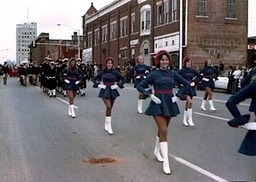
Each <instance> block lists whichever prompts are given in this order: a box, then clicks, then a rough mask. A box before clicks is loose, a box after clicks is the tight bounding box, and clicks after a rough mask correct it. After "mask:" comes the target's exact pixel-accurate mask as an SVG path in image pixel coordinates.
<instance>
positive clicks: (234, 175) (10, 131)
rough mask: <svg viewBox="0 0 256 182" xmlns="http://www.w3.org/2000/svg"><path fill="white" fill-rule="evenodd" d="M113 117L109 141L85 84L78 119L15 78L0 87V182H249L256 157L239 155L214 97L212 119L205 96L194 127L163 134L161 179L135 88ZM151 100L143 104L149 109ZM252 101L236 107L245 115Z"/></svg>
mask: <svg viewBox="0 0 256 182" xmlns="http://www.w3.org/2000/svg"><path fill="white" fill-rule="evenodd" d="M118 91H119V93H120V97H118V98H117V99H116V102H115V105H114V108H113V112H112V128H113V132H114V134H113V135H109V134H108V133H107V132H106V131H104V118H105V105H104V104H103V101H102V100H101V99H100V98H98V93H99V89H97V88H92V83H91V82H89V83H88V85H87V88H86V96H85V97H81V96H80V95H77V97H76V99H75V107H76V108H75V111H76V118H71V117H70V116H68V98H66V97H63V96H62V95H61V94H59V93H58V94H57V97H55V98H54V97H49V96H48V95H46V94H45V93H44V92H43V91H42V89H41V88H40V87H39V86H32V85H28V86H26V87H25V86H21V85H20V83H19V81H18V78H9V80H8V84H7V85H3V84H1V85H0V105H1V109H0V117H1V119H0V154H1V155H0V181H1V182H85V181H88V182H170V181H171V182H214V181H253V180H255V179H256V168H255V164H256V157H255V156H246V155H243V154H240V153H238V152H237V151H238V149H239V147H240V144H241V142H242V140H243V138H244V136H245V134H246V133H247V130H245V129H242V128H231V127H229V126H228V124H227V121H228V120H229V119H231V118H232V117H231V114H230V113H229V112H228V110H227V108H226V106H225V103H226V100H227V99H228V98H229V97H230V95H229V94H225V93H224V92H214V93H213V101H214V106H215V108H216V109H217V111H215V112H210V111H209V106H208V105H207V109H208V110H207V111H202V110H200V105H201V102H202V96H203V94H204V92H203V91H197V97H195V98H194V99H193V120H194V123H195V127H184V126H183V125H182V118H183V110H184V102H183V101H178V105H179V109H180V112H181V113H180V115H178V116H177V117H174V118H172V120H171V123H170V125H169V128H168V144H169V161H170V166H171V170H172V173H171V175H166V174H164V172H163V169H162V163H160V162H158V161H157V160H156V159H155V156H154V154H153V151H154V146H155V138H156V124H155V122H154V120H153V118H152V117H150V116H146V115H144V114H139V113H138V112H137V100H138V92H137V90H136V89H135V88H133V85H132V84H125V88H124V89H118ZM149 101H150V100H149V99H147V100H146V101H145V102H144V106H143V110H145V109H146V106H147V104H148V103H149ZM249 103H250V100H246V101H245V102H243V103H242V104H240V105H239V109H240V110H241V112H242V113H247V112H248V107H249Z"/></svg>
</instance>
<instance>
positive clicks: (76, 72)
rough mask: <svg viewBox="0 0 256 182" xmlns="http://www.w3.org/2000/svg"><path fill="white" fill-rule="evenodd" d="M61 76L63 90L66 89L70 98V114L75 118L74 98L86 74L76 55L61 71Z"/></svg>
mask: <svg viewBox="0 0 256 182" xmlns="http://www.w3.org/2000/svg"><path fill="white" fill-rule="evenodd" d="M59 77H60V78H61V79H62V80H63V90H66V92H67V96H68V98H69V107H68V115H69V116H71V117H72V118H75V117H76V114H75V106H74V100H75V97H76V92H77V89H78V85H79V83H80V81H81V80H82V79H83V77H84V74H83V72H82V71H81V70H80V69H79V68H78V66H77V64H76V60H75V58H74V57H72V58H70V59H69V62H68V66H67V67H66V68H64V69H63V70H62V71H61V72H60V74H59Z"/></svg>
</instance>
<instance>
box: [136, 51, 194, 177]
mask: <svg viewBox="0 0 256 182" xmlns="http://www.w3.org/2000/svg"><path fill="white" fill-rule="evenodd" d="M170 63H171V56H170V54H169V53H168V52H167V51H165V50H162V51H159V52H158V53H157V55H156V66H157V67H158V69H156V70H155V71H153V72H151V73H150V74H149V75H148V76H147V77H146V78H145V79H144V80H143V81H141V82H140V83H139V85H138V87H137V90H138V91H139V92H141V93H143V95H144V96H149V97H150V99H151V102H150V104H149V106H148V108H147V109H146V111H145V114H146V115H149V116H153V118H154V120H155V122H156V125H157V127H158V131H157V137H156V143H155V149H154V155H155V157H156V159H157V160H158V161H160V162H163V171H164V173H165V174H171V170H170V166H169V159H168V143H167V131H168V125H169V123H170V121H171V118H172V117H175V116H177V115H178V114H179V113H180V111H179V108H178V105H177V103H176V101H177V97H176V96H175V95H174V94H173V91H172V90H173V88H174V87H175V83H176V82H177V83H180V84H182V85H183V86H184V88H188V89H189V88H190V84H189V82H188V81H187V80H185V79H184V78H182V77H181V76H180V75H179V74H178V73H176V72H175V71H173V70H170V69H169V66H170ZM150 85H152V87H153V90H154V92H152V93H154V94H152V93H151V91H149V90H147V88H148V87H149V86H150ZM160 151H161V153H160ZM161 154H162V155H161Z"/></svg>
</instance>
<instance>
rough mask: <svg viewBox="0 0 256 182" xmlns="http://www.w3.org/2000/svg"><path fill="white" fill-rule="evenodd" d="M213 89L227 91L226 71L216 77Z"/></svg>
mask: <svg viewBox="0 0 256 182" xmlns="http://www.w3.org/2000/svg"><path fill="white" fill-rule="evenodd" d="M215 88H216V89H224V90H227V88H228V71H225V72H223V73H221V74H220V75H219V76H218V79H217V80H215Z"/></svg>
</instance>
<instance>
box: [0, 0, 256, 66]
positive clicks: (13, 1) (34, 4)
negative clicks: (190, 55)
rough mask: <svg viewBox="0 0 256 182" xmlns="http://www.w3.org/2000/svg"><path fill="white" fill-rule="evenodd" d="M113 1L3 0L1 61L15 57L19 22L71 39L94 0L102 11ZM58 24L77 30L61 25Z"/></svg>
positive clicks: (255, 31) (255, 30)
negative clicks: (33, 24)
mask: <svg viewBox="0 0 256 182" xmlns="http://www.w3.org/2000/svg"><path fill="white" fill-rule="evenodd" d="M248 1H249V17H248V19H249V22H248V23H249V29H248V36H256V0H248ZM111 2H113V0H73V1H70V0H66V1H61V0H44V1H37V0H1V4H0V17H1V18H0V25H1V28H0V63H1V62H3V61H4V60H6V59H11V60H15V59H16V24H23V23H26V22H37V34H38V35H39V34H41V33H42V32H47V33H49V34H50V39H71V35H72V34H73V32H74V29H80V32H82V16H83V15H84V14H85V12H86V11H87V10H88V8H89V7H90V6H91V3H93V5H94V7H95V8H96V9H98V10H99V9H101V8H102V7H104V6H106V5H107V4H109V3H111ZM74 3H76V4H74ZM253 9H254V10H253ZM58 23H60V24H65V25H68V26H71V27H73V28H74V29H71V28H68V27H64V26H63V27H59V26H57V24H58ZM6 49H8V50H6Z"/></svg>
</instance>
